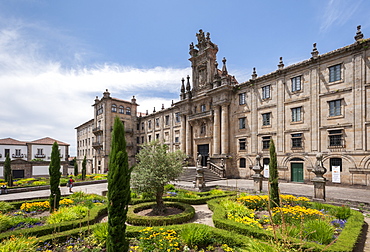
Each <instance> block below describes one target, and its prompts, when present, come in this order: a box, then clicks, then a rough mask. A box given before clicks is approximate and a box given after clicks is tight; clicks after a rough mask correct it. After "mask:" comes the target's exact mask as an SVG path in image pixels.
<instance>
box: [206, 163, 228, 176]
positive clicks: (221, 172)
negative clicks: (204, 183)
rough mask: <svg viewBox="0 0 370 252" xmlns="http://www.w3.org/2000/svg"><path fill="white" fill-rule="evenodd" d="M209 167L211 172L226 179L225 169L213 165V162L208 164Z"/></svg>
mask: <svg viewBox="0 0 370 252" xmlns="http://www.w3.org/2000/svg"><path fill="white" fill-rule="evenodd" d="M207 166H208V169H210V170H211V171H213V172H214V173H216V174H217V175H218V176H220V177H221V178H224V177H225V169H224V168H222V167H220V166H218V165H216V164H214V163H212V162H211V161H208V162H207Z"/></svg>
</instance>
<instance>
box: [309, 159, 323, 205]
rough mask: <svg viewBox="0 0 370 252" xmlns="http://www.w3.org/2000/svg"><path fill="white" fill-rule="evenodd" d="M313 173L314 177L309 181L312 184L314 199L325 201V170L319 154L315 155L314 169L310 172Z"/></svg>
mask: <svg viewBox="0 0 370 252" xmlns="http://www.w3.org/2000/svg"><path fill="white" fill-rule="evenodd" d="M312 172H313V173H315V175H316V177H314V178H313V179H312V180H311V181H312V182H313V188H314V196H313V197H314V199H315V200H322V201H325V198H326V191H325V186H326V178H324V176H323V175H324V174H325V173H326V168H325V167H324V165H323V162H322V154H321V153H319V154H317V155H316V165H315V168H314V169H313V170H312Z"/></svg>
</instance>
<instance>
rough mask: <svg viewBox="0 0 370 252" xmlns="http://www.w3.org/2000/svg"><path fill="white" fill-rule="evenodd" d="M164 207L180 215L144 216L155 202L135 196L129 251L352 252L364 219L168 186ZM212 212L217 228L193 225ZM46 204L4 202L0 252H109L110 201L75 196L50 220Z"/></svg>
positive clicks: (296, 200)
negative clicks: (198, 209)
mask: <svg viewBox="0 0 370 252" xmlns="http://www.w3.org/2000/svg"><path fill="white" fill-rule="evenodd" d="M163 199H164V203H165V204H166V207H168V209H170V208H177V209H179V210H180V211H179V212H178V213H177V214H173V215H166V216H150V215H149V216H147V215H140V214H138V213H139V212H141V211H143V210H144V209H150V208H151V207H152V206H153V204H154V202H155V199H154V198H153V195H150V194H147V193H144V194H139V193H138V192H135V191H134V192H132V193H131V202H130V207H129V211H128V213H127V223H129V226H127V229H126V236H127V238H128V239H129V240H130V242H129V244H130V248H129V251H132V252H139V251H194V252H195V251H352V250H353V248H354V246H355V243H356V240H357V237H358V236H359V235H360V233H361V228H362V223H363V215H362V214H361V213H359V212H357V211H354V210H351V209H350V208H348V207H346V206H339V207H337V206H331V205H327V204H322V203H317V202H311V201H310V200H309V199H307V198H305V197H295V196H292V195H280V200H281V205H280V207H277V208H271V207H270V206H269V201H268V196H267V195H251V194H246V193H241V194H238V195H237V193H236V192H229V191H223V190H220V189H213V190H210V191H209V192H202V193H200V192H193V191H189V190H185V189H178V188H175V187H174V186H173V185H167V186H166V187H165V193H164V197H163ZM197 204H208V207H209V208H210V209H211V210H212V211H213V222H214V225H215V227H210V226H206V225H202V224H195V223H191V222H192V220H193V217H194V214H195V211H194V208H193V207H192V205H197ZM49 209H50V205H49V201H47V200H45V201H40V200H38V201H35V200H33V201H25V202H12V203H7V202H0V212H1V214H0V231H1V233H0V239H1V244H0V251H105V249H106V240H107V236H108V224H107V223H106V222H105V221H104V220H106V216H107V198H106V197H103V196H99V195H92V194H85V193H83V192H76V193H73V194H71V195H69V196H68V197H64V198H62V199H61V200H60V208H59V210H58V211H55V212H53V213H52V214H50V213H49Z"/></svg>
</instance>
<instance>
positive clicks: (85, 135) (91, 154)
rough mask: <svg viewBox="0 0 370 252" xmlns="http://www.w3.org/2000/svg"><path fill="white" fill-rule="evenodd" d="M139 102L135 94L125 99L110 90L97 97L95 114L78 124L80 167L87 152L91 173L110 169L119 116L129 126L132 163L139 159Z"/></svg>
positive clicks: (88, 171) (128, 141) (88, 170)
mask: <svg viewBox="0 0 370 252" xmlns="http://www.w3.org/2000/svg"><path fill="white" fill-rule="evenodd" d="M137 106H138V105H137V104H136V99H135V97H133V98H132V99H131V101H124V100H121V99H117V98H113V97H111V96H110V93H109V92H108V90H106V91H105V92H104V93H103V97H102V98H101V99H99V98H98V97H96V98H95V102H94V105H93V107H94V118H93V119H91V120H89V121H88V122H85V123H83V124H81V125H80V126H78V127H76V128H75V129H76V131H77V162H78V167H79V170H81V168H82V161H83V159H84V157H85V156H86V160H87V164H86V171H87V173H106V172H107V170H108V156H109V152H110V146H111V137H112V130H113V123H114V118H115V117H116V116H118V117H119V118H120V119H121V121H122V122H123V123H124V126H125V133H126V144H127V152H128V156H129V163H130V164H131V165H133V164H134V163H135V154H136V151H137V150H136V136H134V129H136V126H137Z"/></svg>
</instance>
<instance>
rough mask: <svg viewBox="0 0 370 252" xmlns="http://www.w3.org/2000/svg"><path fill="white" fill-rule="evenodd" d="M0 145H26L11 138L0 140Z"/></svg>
mask: <svg viewBox="0 0 370 252" xmlns="http://www.w3.org/2000/svg"><path fill="white" fill-rule="evenodd" d="M0 144H2V145H26V142H22V141H18V140H15V139H13V138H10V137H8V138H3V139H0Z"/></svg>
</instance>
